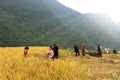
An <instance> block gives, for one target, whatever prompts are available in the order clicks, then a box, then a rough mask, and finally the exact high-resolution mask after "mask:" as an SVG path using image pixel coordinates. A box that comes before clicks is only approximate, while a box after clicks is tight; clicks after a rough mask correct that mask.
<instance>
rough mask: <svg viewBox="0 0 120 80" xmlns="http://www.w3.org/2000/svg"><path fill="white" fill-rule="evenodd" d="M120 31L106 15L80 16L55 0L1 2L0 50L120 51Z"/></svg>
mask: <svg viewBox="0 0 120 80" xmlns="http://www.w3.org/2000/svg"><path fill="white" fill-rule="evenodd" d="M118 34H119V31H118V27H116V24H115V23H114V22H113V21H112V19H111V18H110V17H109V16H107V15H104V14H81V13H79V12H77V11H75V10H73V9H70V8H68V7H65V6H64V5H62V4H61V3H59V2H58V1H56V0H0V46H26V45H29V46H36V45H39V46H46V45H52V44H53V43H54V42H55V43H57V44H59V46H61V47H73V44H78V45H79V47H81V45H82V43H84V42H85V43H86V44H87V46H88V48H94V47H95V44H96V43H101V44H102V45H103V46H105V47H120V45H119V44H118V43H119V42H120V39H119V38H118V37H119V35H118Z"/></svg>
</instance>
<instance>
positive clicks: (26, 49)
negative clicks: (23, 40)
mask: <svg viewBox="0 0 120 80" xmlns="http://www.w3.org/2000/svg"><path fill="white" fill-rule="evenodd" d="M28 49H29V47H25V48H24V57H26V55H27V54H28Z"/></svg>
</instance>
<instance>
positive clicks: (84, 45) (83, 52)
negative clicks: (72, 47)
mask: <svg viewBox="0 0 120 80" xmlns="http://www.w3.org/2000/svg"><path fill="white" fill-rule="evenodd" d="M85 49H86V44H85V43H83V45H82V55H83V56H85Z"/></svg>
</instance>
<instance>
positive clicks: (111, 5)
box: [58, 0, 120, 23]
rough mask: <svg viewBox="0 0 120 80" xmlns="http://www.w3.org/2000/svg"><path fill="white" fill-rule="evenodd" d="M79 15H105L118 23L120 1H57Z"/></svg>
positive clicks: (119, 18) (119, 19)
mask: <svg viewBox="0 0 120 80" xmlns="http://www.w3.org/2000/svg"><path fill="white" fill-rule="evenodd" d="M58 1H59V2H61V3H62V4H64V5H66V6H67V7H71V8H72V9H74V10H77V11H79V12H81V13H105V14H107V15H108V16H110V17H111V18H112V19H113V20H114V21H115V22H117V23H118V22H120V0H58Z"/></svg>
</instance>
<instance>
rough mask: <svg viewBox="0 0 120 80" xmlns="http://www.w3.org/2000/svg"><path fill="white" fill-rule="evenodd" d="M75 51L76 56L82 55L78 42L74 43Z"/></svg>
mask: <svg viewBox="0 0 120 80" xmlns="http://www.w3.org/2000/svg"><path fill="white" fill-rule="evenodd" d="M74 52H75V56H79V55H80V53H79V48H78V47H77V45H76V44H74Z"/></svg>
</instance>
